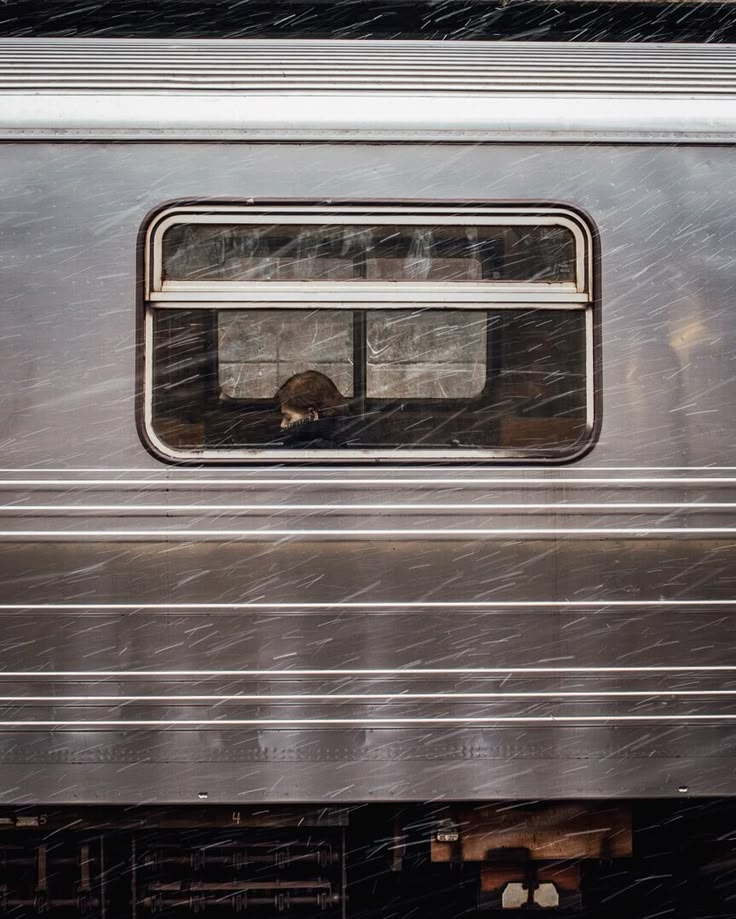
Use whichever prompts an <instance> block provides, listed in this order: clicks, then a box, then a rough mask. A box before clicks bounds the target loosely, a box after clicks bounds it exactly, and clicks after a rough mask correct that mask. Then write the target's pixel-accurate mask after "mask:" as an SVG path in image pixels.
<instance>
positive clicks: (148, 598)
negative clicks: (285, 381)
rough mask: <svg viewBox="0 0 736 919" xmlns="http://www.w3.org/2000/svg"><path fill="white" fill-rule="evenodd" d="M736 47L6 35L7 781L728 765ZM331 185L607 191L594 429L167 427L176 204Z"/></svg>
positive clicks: (33, 795) (396, 775)
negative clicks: (360, 456)
mask: <svg viewBox="0 0 736 919" xmlns="http://www.w3.org/2000/svg"><path fill="white" fill-rule="evenodd" d="M734 61H736V51H734V50H733V49H732V48H731V47H726V46H720V47H702V48H701V47H694V46H679V47H672V48H664V47H649V46H635V47H634V46H631V47H624V46H607V45H600V46H581V45H574V44H572V45H567V46H564V47H563V46H554V45H548V46H545V47H543V48H542V47H539V46H534V45H525V44H523V43H522V44H518V45H511V44H509V45H503V44H501V45H488V44H477V45H475V44H472V43H457V44H451V43H447V44H442V45H439V44H433V43H424V44H421V43H404V42H397V43H393V44H392V43H380V42H377V43H372V42H361V43H358V44H355V45H354V44H351V43H347V42H346V43H339V42H337V43H319V42H316V43H313V42H290V43H278V42H253V43H249V42H228V43H222V44H220V43H217V42H157V41H115V42H105V41H102V40H79V41H73V40H69V41H67V40H54V41H40V40H39V41H36V40H4V41H0V137H1V138H2V141H3V143H2V146H1V147H0V163H1V168H0V201H2V208H1V209H0V259H2V266H3V272H2V276H3V284H2V297H3V310H2V332H1V334H0V348H1V349H2V359H1V360H0V380H1V392H2V398H1V401H0V412H2V473H1V475H0V489H1V490H2V495H3V503H2V508H1V510H0V513H1V514H2V523H1V524H0V555H1V556H2V571H3V574H2V585H3V590H2V602H0V615H1V616H2V633H1V635H0V647H1V648H2V658H1V665H0V667H1V669H0V696H1V697H2V698H1V700H0V702H1V705H2V711H1V712H0V770H1V771H2V783H1V785H0V800H2V801H3V802H5V803H8V804H17V803H21V804H34V803H35V804H41V803H54V804H72V803H75V804H80V803H84V804H92V803H97V804H99V803H105V804H119V803H141V802H153V803H191V802H194V803H196V802H198V801H201V800H204V799H206V800H207V801H209V802H210V803H213V802H225V803H232V802H242V803H244V804H246V803H269V802H270V803H277V802H281V803H284V802H292V803H296V802H324V803H336V802H356V801H358V802H360V801H364V802H373V801H382V802H383V801H426V800H430V799H432V800H436V799H443V800H455V801H462V800H464V801H484V800H490V799H519V798H535V799H555V798H557V799H572V798H629V797H672V796H677V795H680V794H683V793H687V794H690V795H700V796H706V795H731V794H734V793H735V792H736V774H735V773H734V767H733V762H734V754H735V753H736V724H735V723H734V722H735V721H736V708H735V707H734V694H735V693H736V665H735V664H734V661H733V654H732V650H733V647H734V642H735V641H736V619H735V618H734V614H735V613H736V598H735V597H736V595H735V593H734V591H735V584H736V565H735V564H734V562H735V559H736V528H735V527H734V508H735V507H736V503H735V502H736V462H734V460H733V451H734V440H735V438H736V416H735V412H736V408H735V406H736V371H735V369H734V367H735V365H734V361H735V358H734V355H735V354H736V319H735V318H734V314H733V307H734V303H733V300H734V290H736V258H735V257H734V254H733V242H734V239H735V238H736V190H735V189H736V181H735V180H736V158H735V157H734V148H733V143H734V141H736V115H735V114H734V112H736V107H735V106H734V95H735V94H736V81H734V78H733V63H734ZM329 200H332V201H340V202H343V203H345V202H347V203H348V204H349V203H350V202H351V201H356V202H362V203H364V204H365V202H376V203H383V204H385V203H386V202H389V203H390V202H400V203H401V204H402V205H407V204H408V205H411V204H412V202H419V201H427V200H431V201H433V202H438V203H440V204H446V205H448V206H455V205H457V204H458V203H460V202H475V203H479V204H481V205H483V206H490V207H492V206H494V205H519V206H537V205H540V206H541V205H542V204H544V203H546V202H555V203H559V204H560V205H562V206H569V207H571V208H573V209H575V210H576V211H580V212H582V213H584V214H586V215H588V218H589V219H590V221H591V225H592V226H593V227H594V228H595V229H596V230H597V233H598V234H599V253H598V272H599V274H598V276H597V281H596V283H597V285H598V288H597V291H596V300H595V304H594V309H595V311H596V322H597V323H598V328H599V340H598V342H597V345H596V351H595V358H594V359H595V362H596V376H595V388H596V392H595V398H596V400H597V403H596V404H597V406H598V409H597V411H598V412H599V414H600V420H601V425H600V431H599V432H598V434H597V440H596V442H595V444H594V445H593V446H592V449H590V450H589V451H588V452H587V453H586V454H585V455H584V456H582V457H580V458H579V459H577V460H576V461H574V462H570V463H567V464H563V465H560V464H550V463H545V462H535V463H533V464H532V463H525V462H523V461H502V462H495V461H492V460H488V461H484V462H478V463H468V462H459V463H458V462H452V457H449V458H448V459H446V460H445V461H444V462H438V463H431V462H429V461H427V460H426V459H421V460H417V461H415V462H412V461H411V456H410V455H409V454H406V455H405V456H402V457H401V460H402V461H401V462H400V463H394V462H391V461H385V460H384V461H381V462H375V463H370V464H365V463H358V462H349V461H348V462H347V463H342V464H341V465H339V466H335V465H329V464H325V463H319V462H311V463H309V464H305V463H299V462H289V463H278V464H274V463H273V462H270V463H259V462H257V461H256V462H255V463H254V462H241V463H236V464H229V465H222V464H218V463H208V462H201V463H198V464H191V463H189V464H187V463H183V464H176V463H173V464H172V463H166V462H163V461H162V460H161V459H159V458H157V457H155V456H154V455H152V453H151V452H149V450H148V449H147V447H146V445H144V443H143V441H142V440H141V437H140V436H139V422H140V412H141V410H142V409H141V404H140V401H139V400H140V399H141V398H142V386H143V383H142V380H141V379H140V377H139V376H138V375H137V368H138V366H139V365H138V363H137V362H138V358H139V356H140V348H141V347H142V331H141V326H140V318H141V308H142V307H141V297H142V293H141V291H142V285H143V283H144V279H143V277H142V269H141V265H142V261H141V253H140V246H141V238H142V237H141V234H142V232H144V230H145V227H146V226H147V222H148V221H149V220H150V215H151V214H152V213H154V212H156V211H157V210H158V209H160V208H161V207H162V206H164V205H166V204H171V203H174V204H175V203H177V202H189V203H191V202H195V203H196V202H208V201H225V202H231V203H234V204H236V205H238V204H240V203H242V204H243V206H244V207H246V206H248V202H256V203H258V202H261V201H284V202H291V201H300V202H303V203H304V202H306V203H307V204H309V203H310V202H315V203H324V202H325V201H329ZM256 460H257V457H256Z"/></svg>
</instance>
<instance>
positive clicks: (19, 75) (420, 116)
mask: <svg viewBox="0 0 736 919" xmlns="http://www.w3.org/2000/svg"><path fill="white" fill-rule="evenodd" d="M735 94H736V50H734V46H732V45H723V44H712V45H687V44H671V45H666V44H659V45H655V44H651V45H648V44H643V43H642V44H638V43H628V44H606V43H590V44H578V43H570V42H565V43H554V42H544V43H534V42H431V41H414V42H406V41H360V42H351V41H319V40H288V41H278V40H264V39H260V40H229V41H226V42H222V41H221V42H218V41H210V40H203V39H189V40H175V41H170V40H169V41H166V40H156V39H110V40H106V39H23V38H20V39H12V38H6V39H0V126H1V127H0V137H5V138H13V137H34V138H44V137H45V138H58V137H66V138H74V137H83V138H97V139H102V138H109V139H115V138H117V139H123V138H125V139H137V140H141V139H146V138H154V137H155V138H165V139H171V138H180V139H185V138H189V139H196V138H209V139H214V138H220V139H225V138H230V139H240V140H243V139H248V140H256V139H258V140H273V139H281V140H305V139H311V140H330V139H340V140H353V139H355V138H356V137H358V136H359V137H361V138H362V139H373V140H386V141H388V140H412V141H426V140H439V139H444V140H449V139H453V140H465V141H471V140H491V139H497V140H506V141H514V140H517V141H518V140H540V139H546V140H554V141H572V140H578V141H579V140H586V141H589V142H600V141H606V140H607V141H620V140H626V139H638V140H649V141H656V140H660V141H661V140H679V141H681V142H697V141H699V140H720V141H723V142H729V141H732V140H733V139H734V137H736V114H735V112H736V106H735V105H734V95H735Z"/></svg>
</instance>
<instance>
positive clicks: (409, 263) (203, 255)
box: [163, 223, 575, 282]
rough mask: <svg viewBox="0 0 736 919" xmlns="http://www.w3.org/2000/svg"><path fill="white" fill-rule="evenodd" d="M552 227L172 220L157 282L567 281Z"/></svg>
mask: <svg viewBox="0 0 736 919" xmlns="http://www.w3.org/2000/svg"><path fill="white" fill-rule="evenodd" d="M574 258H575V245H574V238H573V235H572V233H571V232H570V230H568V229H567V228H566V227H560V226H523V227H510V226H493V227H490V226H458V225H454V226H420V225H415V226H400V225H396V226H388V225H381V226H362V225H336V224H329V225H317V224H281V225H278V224H277V225H274V224H259V225H252V224H249V225H242V224H241V225H237V224H225V223H223V224H178V225H175V226H173V227H171V228H170V229H169V230H167V231H166V233H165V234H164V238H163V277H164V280H165V281H167V280H169V281H170V280H180V281H455V282H463V281H465V282H481V281H558V282H559V281H574V279H575V273H574V272H575V264H574Z"/></svg>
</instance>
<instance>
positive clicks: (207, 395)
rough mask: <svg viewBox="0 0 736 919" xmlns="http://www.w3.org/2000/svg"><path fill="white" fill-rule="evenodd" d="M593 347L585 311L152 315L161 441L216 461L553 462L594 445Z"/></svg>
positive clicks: (154, 398)
mask: <svg viewBox="0 0 736 919" xmlns="http://www.w3.org/2000/svg"><path fill="white" fill-rule="evenodd" d="M586 347H587V345H586V333H585V313H584V311H583V310H549V309H524V310H522V309H505V310H470V309H449V308H445V309H441V308H432V309H415V310H412V309H403V308H402V309H396V310H393V309H380V308H376V309H361V310H337V309H319V310H307V309H253V308H243V309H227V310H214V309H186V310H168V309H166V310H163V309H161V310H156V309H155V310H154V311H153V390H152V392H151V393H150V398H151V410H152V425H153V433H154V434H155V436H156V437H157V439H158V440H160V441H161V442H162V443H163V444H164V445H165V446H167V447H168V448H170V449H172V450H176V451H184V452H186V451H187V450H202V449H204V450H208V451H212V453H213V455H216V453H217V451H218V450H238V449H243V450H245V449H258V448H260V449H268V450H278V449H283V448H286V449H296V450H299V449H303V448H304V449H335V450H341V451H342V450H350V449H366V448H367V449H383V450H404V449H407V450H410V449H411V448H415V449H417V448H423V449H434V450H438V451H442V452H443V454H445V453H446V454H448V455H451V454H452V452H453V451H457V450H461V449H463V450H479V451H480V450H484V449H486V450H487V449H492V450H498V451H501V453H503V452H504V451H509V452H511V451H514V452H521V453H522V454H528V455H532V456H537V455H550V456H555V455H559V454H560V453H564V452H565V451H570V450H571V449H572V448H574V447H575V446H577V445H578V444H580V443H581V442H583V441H584V440H585V438H586V437H587V427H586V418H587V406H586V398H587V395H586V393H587V387H586V378H585V375H586V365H587V364H586ZM289 380H291V381H290V382H288V384H287V386H286V388H285V389H284V390H282V391H281V398H279V399H278V404H277V399H276V393H277V391H278V390H279V388H280V387H282V386H283V385H284V384H285V383H287V381H289ZM325 381H326V382H325ZM289 402H291V403H292V404H291V405H289V404H287V403H289ZM282 405H283V406H284V415H282V414H281V412H280V409H281V406H282ZM282 422H283V424H284V425H285V427H282ZM289 423H290V424H291V426H288V425H289Z"/></svg>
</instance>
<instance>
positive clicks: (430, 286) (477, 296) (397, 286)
mask: <svg viewBox="0 0 736 919" xmlns="http://www.w3.org/2000/svg"><path fill="white" fill-rule="evenodd" d="M203 224H210V225H212V224H215V225H216V224H227V225H232V226H237V225H242V226H256V225H261V226H273V225H274V224H278V225H285V224H296V225H300V226H303V225H318V226H319V225H322V226H333V225H334V226H340V225H347V226H360V225H370V226H374V227H375V226H381V225H387V226H402V225H403V226H412V227H416V226H426V227H427V229H429V230H431V229H432V228H433V227H434V228H437V227H440V226H459V227H469V228H470V227H482V226H503V227H509V228H512V227H524V226H530V227H532V226H550V227H554V226H559V227H564V228H565V229H567V230H568V231H569V232H570V233H571V235H572V237H573V240H574V247H575V255H574V280H573V281H548V280H544V279H541V280H521V281H515V280H494V279H488V280H483V281H481V282H473V281H457V280H452V279H449V280H415V279H405V278H399V279H397V280H391V281H374V280H366V279H361V280H360V281H355V280H345V281H325V280H299V281H283V280H238V281H232V280H217V279H213V280H192V281H183V280H164V278H163V271H164V269H163V238H164V235H165V234H166V232H167V231H168V230H170V229H171V228H172V227H174V226H177V225H203ZM590 251H591V240H590V233H589V231H588V228H587V226H586V225H585V224H584V223H583V222H582V221H580V220H579V219H578V218H577V217H576V215H574V214H573V213H572V212H569V211H564V210H562V209H554V208H550V209H544V208H542V209H534V210H531V209H519V208H494V209H492V210H491V209H486V208H483V209H475V208H468V209H463V210H462V211H458V209H457V208H455V209H450V208H422V209H417V210H411V209H408V208H376V209H371V210H369V211H368V210H364V211H361V210H360V209H356V208H337V209H333V208H329V209H326V208H311V207H309V208H303V209H299V208H294V207H291V208H279V207H274V208H269V209H267V210H263V211H260V212H258V213H248V214H247V215H244V214H243V208H242V207H240V208H230V207H222V208H219V207H218V208H217V209H213V208H202V207H182V208H175V209H172V210H171V211H168V212H165V213H163V214H161V215H159V217H158V218H157V220H156V221H154V223H153V224H152V225H151V226H150V227H149V229H148V232H147V239H146V247H145V256H146V272H145V274H146V296H147V299H148V300H150V301H153V302H154V303H156V304H160V305H164V304H165V303H166V302H167V301H178V302H182V301H185V302H191V301H193V302H201V303H202V305H203V306H204V305H205V301H207V300H210V301H216V302H218V303H222V302H226V301H228V300H233V301H235V300H237V301H240V302H243V301H253V302H257V301H262V300H268V301H270V302H274V301H279V300H283V301H284V302H290V301H291V302H296V301H303V300H305V299H309V300H313V301H319V302H325V301H346V302H351V303H358V302H361V301H365V302H374V303H375V302H382V301H384V300H394V301H403V302H407V301H415V300H417V299H422V300H424V301H425V302H447V301H448V300H451V301H452V302H499V301H501V302H503V301H508V302H513V301H515V300H517V299H524V300H525V301H527V302H529V301H537V300H544V301H547V302H550V301H556V302H571V301H574V302H577V303H580V304H585V303H589V302H590V301H591V299H592V265H591V259H590Z"/></svg>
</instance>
